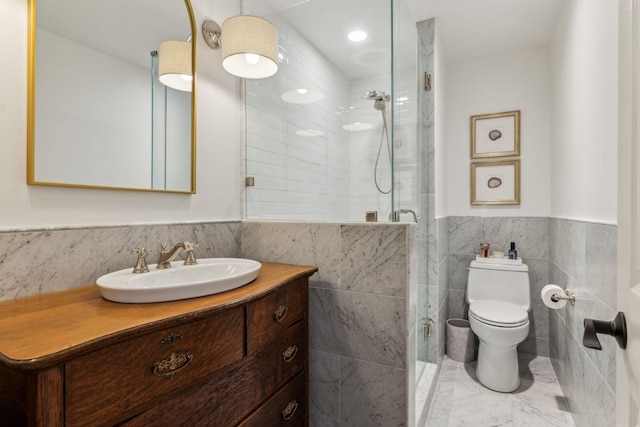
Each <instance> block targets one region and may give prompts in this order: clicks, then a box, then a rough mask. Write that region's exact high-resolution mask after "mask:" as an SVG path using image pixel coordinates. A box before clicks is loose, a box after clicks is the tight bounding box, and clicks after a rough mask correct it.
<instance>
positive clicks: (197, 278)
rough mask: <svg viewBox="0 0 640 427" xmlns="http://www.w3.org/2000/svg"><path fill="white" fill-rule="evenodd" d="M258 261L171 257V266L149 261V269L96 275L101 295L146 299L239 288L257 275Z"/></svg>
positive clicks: (114, 298) (132, 300)
mask: <svg viewBox="0 0 640 427" xmlns="http://www.w3.org/2000/svg"><path fill="white" fill-rule="evenodd" d="M260 267H262V264H260V263H259V262H257V261H253V260H250V259H242V258H205V259H199V260H198V264H197V265H183V262H182V261H174V262H172V263H171V268H166V269H157V268H156V265H155V264H150V265H149V272H148V273H133V269H132V268H127V269H125V270H120V271H114V272H113V273H109V274H105V275H104V276H101V277H100V278H98V280H97V281H96V283H97V284H98V287H99V288H100V293H101V294H102V297H103V298H105V299H108V300H110V301H115V302H127V303H147V302H161V301H175V300H180V299H187V298H195V297H201V296H204V295H211V294H217V293H220V292H225V291H229V290H231V289H235V288H239V287H240V286H244V285H246V284H247V283H249V282H251V281H253V280H254V279H255V278H256V277H258V272H259V271H260Z"/></svg>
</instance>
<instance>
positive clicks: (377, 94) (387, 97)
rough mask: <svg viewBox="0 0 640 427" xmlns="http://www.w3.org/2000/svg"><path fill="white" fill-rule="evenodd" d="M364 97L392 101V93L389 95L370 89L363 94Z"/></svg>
mask: <svg viewBox="0 0 640 427" xmlns="http://www.w3.org/2000/svg"><path fill="white" fill-rule="evenodd" d="M362 99H369V100H372V101H378V100H380V101H390V100H391V95H387V94H385V93H384V92H378V91H376V90H370V91H368V92H366V93H365V94H364V95H362Z"/></svg>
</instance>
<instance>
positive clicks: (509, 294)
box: [466, 258, 531, 393]
mask: <svg viewBox="0 0 640 427" xmlns="http://www.w3.org/2000/svg"><path fill="white" fill-rule="evenodd" d="M501 261H502V260H494V261H492V259H491V258H487V259H477V260H476V261H471V265H470V266H469V278H468V281H467V296H466V298H467V302H468V303H469V324H470V326H471V330H473V332H474V333H475V334H476V335H477V336H478V339H479V340H480V346H479V347H478V365H477V368H476V375H477V377H478V380H479V381H480V382H481V383H482V384H483V385H484V386H486V387H488V388H490V389H492V390H496V391H500V392H505V393H508V392H512V391H514V390H516V389H517V388H518V387H519V386H520V375H519V373H518V353H517V346H518V344H520V343H521V342H522V341H524V339H525V338H526V337H527V334H528V333H529V313H528V312H529V311H530V310H531V294H530V291H529V267H528V266H527V265H526V264H522V263H521V262H517V261H516V262H514V261H512V262H510V263H509V264H506V263H501V264H498V262H501Z"/></svg>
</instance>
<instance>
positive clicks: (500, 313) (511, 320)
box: [469, 300, 529, 328]
mask: <svg viewBox="0 0 640 427" xmlns="http://www.w3.org/2000/svg"><path fill="white" fill-rule="evenodd" d="M469 315H470V316H473V317H475V318H476V319H477V320H478V321H480V322H483V323H487V324H489V325H495V326H502V327H512V328H514V327H516V326H522V325H524V324H525V323H527V321H528V320H529V314H528V313H527V310H525V308H524V307H522V306H519V305H517V304H513V303H510V302H504V301H489V300H478V301H474V302H472V303H471V305H470V306H469Z"/></svg>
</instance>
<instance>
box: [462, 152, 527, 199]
mask: <svg viewBox="0 0 640 427" xmlns="http://www.w3.org/2000/svg"><path fill="white" fill-rule="evenodd" d="M471 204H472V205H519V204H520V160H505V161H500V162H472V163H471Z"/></svg>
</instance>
